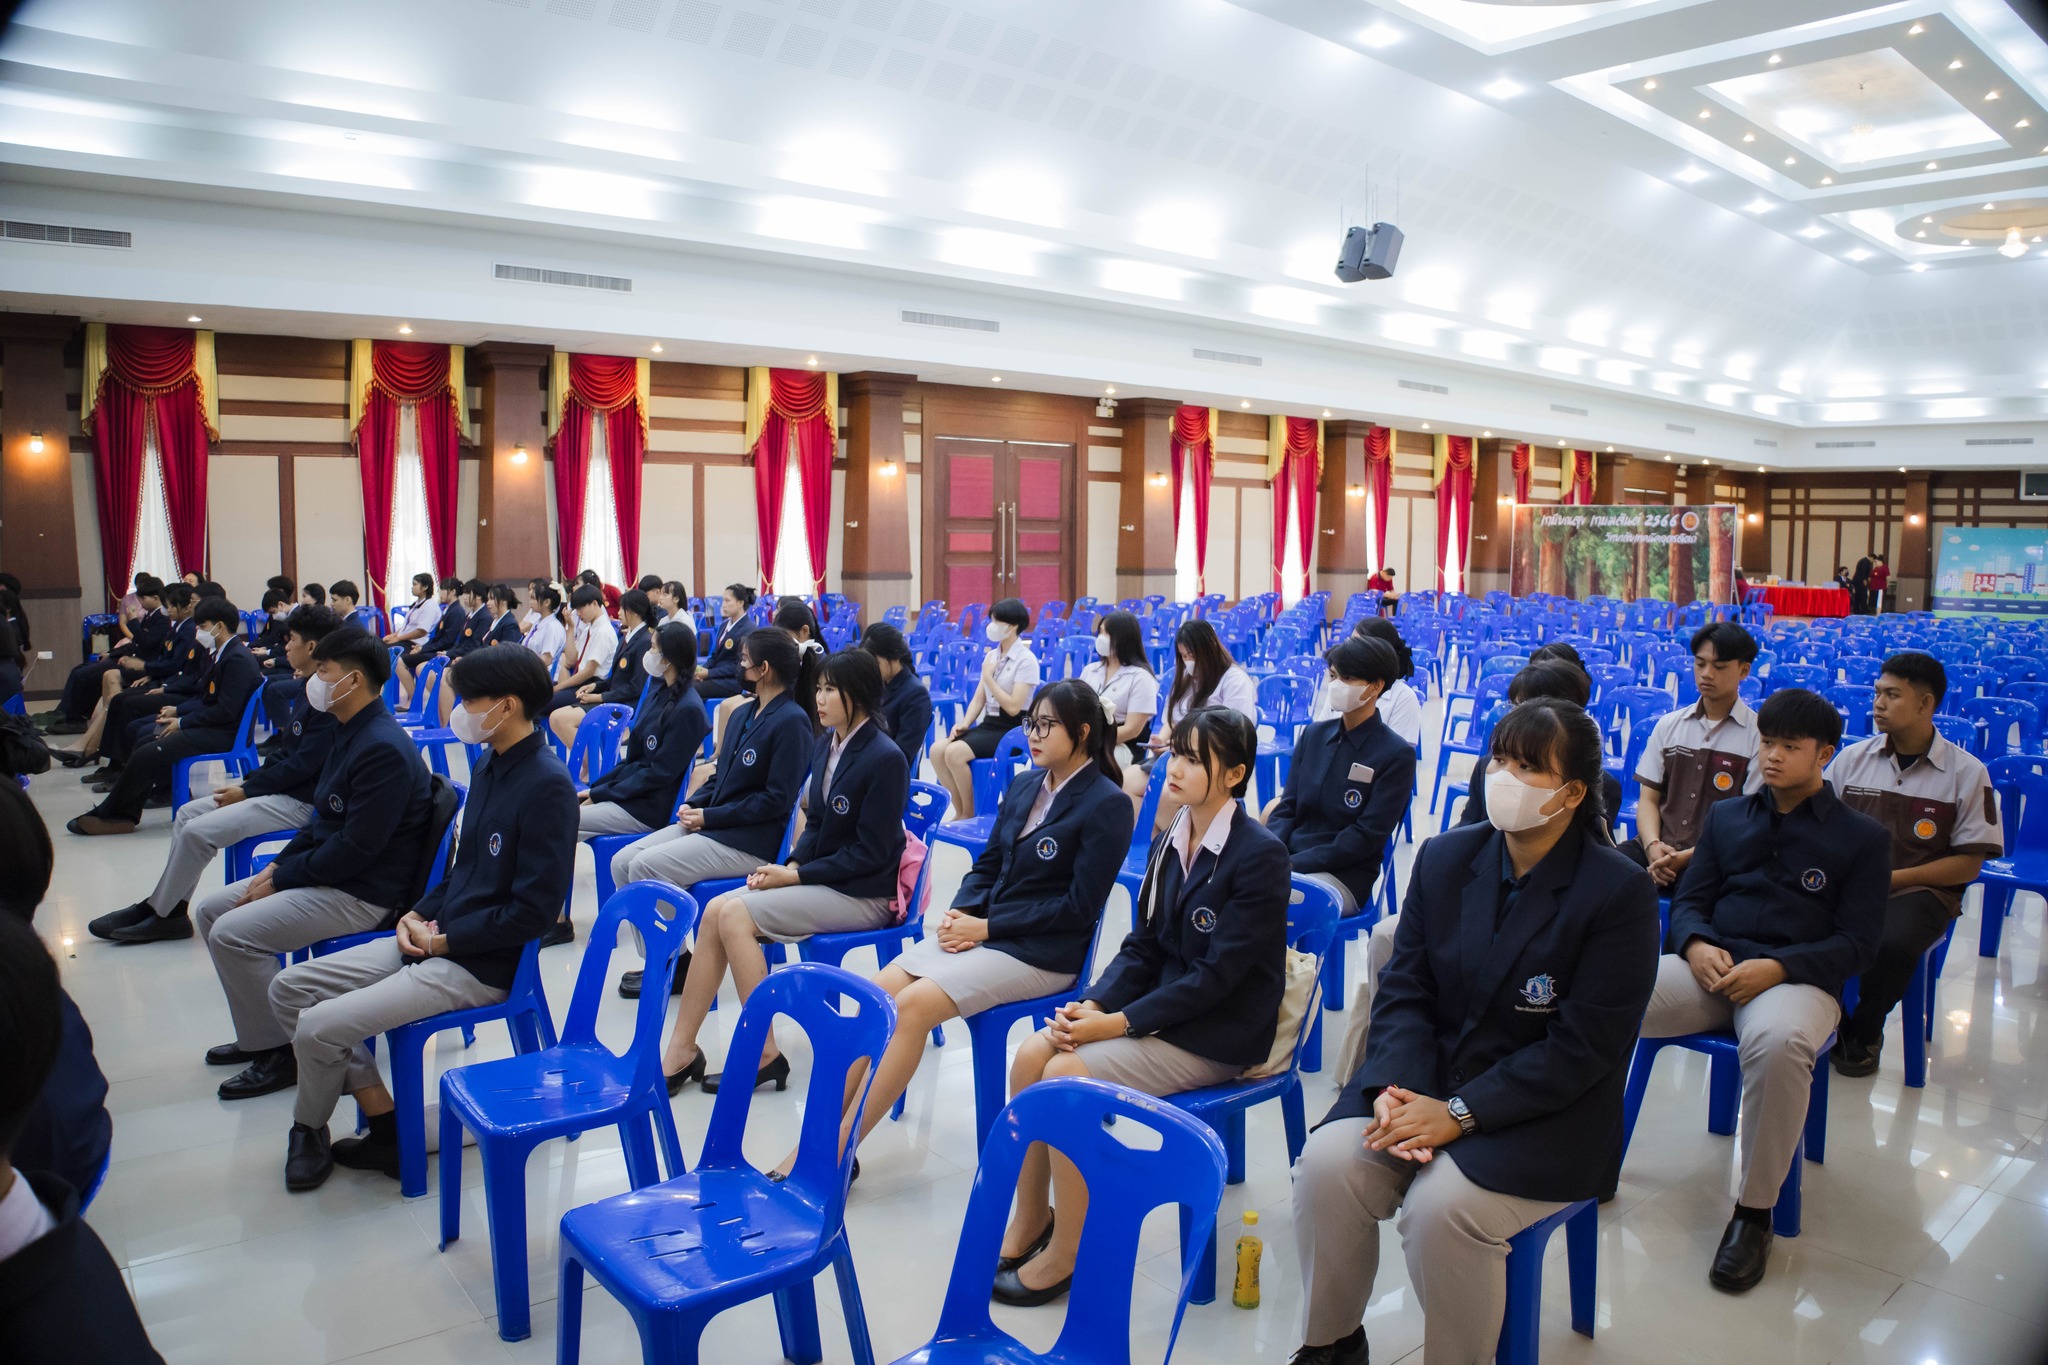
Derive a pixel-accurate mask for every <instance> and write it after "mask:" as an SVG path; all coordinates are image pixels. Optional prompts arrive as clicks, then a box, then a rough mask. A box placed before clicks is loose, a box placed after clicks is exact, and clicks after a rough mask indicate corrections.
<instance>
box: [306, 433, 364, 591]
mask: <svg viewBox="0 0 2048 1365" xmlns="http://www.w3.org/2000/svg"><path fill="white" fill-rule="evenodd" d="M289 458H291V460H292V485H293V487H294V489H295V490H296V492H297V502H298V546H299V556H298V558H299V581H300V582H302V583H303V582H307V581H315V582H320V583H332V582H334V581H335V580H336V579H338V578H346V579H350V580H352V581H353V582H355V584H356V585H357V586H358V587H360V586H362V582H363V489H362V480H361V478H360V477H359V476H358V474H357V472H356V462H355V460H354V459H353V458H350V459H346V460H334V459H327V458H323V457H321V456H317V455H300V456H296V457H289ZM365 591H366V592H367V591H368V589H365Z"/></svg>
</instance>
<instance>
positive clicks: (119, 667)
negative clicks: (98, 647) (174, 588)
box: [45, 573, 175, 735]
mask: <svg viewBox="0 0 2048 1365" xmlns="http://www.w3.org/2000/svg"><path fill="white" fill-rule="evenodd" d="M163 593H164V585H163V584H162V583H161V582H160V581H159V580H157V579H156V578H154V577H152V576H151V575H149V574H146V573H139V574H137V575H135V601H136V606H137V609H138V610H137V614H136V616H135V617H134V619H133V620H131V621H127V622H126V623H125V625H126V628H127V632H128V634H127V636H126V638H125V639H123V640H120V641H116V642H114V643H112V644H110V645H108V647H107V652H106V653H105V654H102V655H101V656H100V657H99V658H97V659H94V660H92V661H91V662H90V663H82V664H79V665H78V666H77V667H75V668H73V669H72V670H71V672H70V674H69V675H67V676H66V677H65V679H64V693H63V696H62V697H61V698H60V699H59V700H58V702H57V705H56V708H55V709H54V710H52V711H50V712H48V713H47V714H48V715H49V717H50V719H49V720H48V722H46V724H45V731H46V733H49V734H52V735H82V734H84V733H85V728H86V725H87V724H88V723H89V722H90V721H91V720H92V715H93V712H94V710H96V709H97V708H98V706H99V704H100V702H101V700H103V699H104V698H105V697H106V695H107V690H106V689H107V688H108V686H109V684H108V683H107V681H106V679H107V676H108V675H109V674H112V675H113V677H114V682H113V684H112V686H113V688H114V689H115V690H119V688H120V687H122V686H123V685H125V683H126V681H128V680H132V679H133V678H135V677H138V676H140V675H141V674H142V672H143V665H144V663H145V662H147V661H148V660H150V659H153V658H157V657H160V656H161V655H162V654H163V652H164V645H165V643H166V642H167V641H169V639H170V638H171V629H172V626H173V625H174V624H175V623H174V622H173V621H172V620H171V618H170V616H169V615H168V614H166V612H165V611H164V601H163ZM124 659H125V660H128V662H126V663H123V662H122V660H124Z"/></svg>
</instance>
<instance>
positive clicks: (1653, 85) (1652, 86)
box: [1643, 78, 1657, 90]
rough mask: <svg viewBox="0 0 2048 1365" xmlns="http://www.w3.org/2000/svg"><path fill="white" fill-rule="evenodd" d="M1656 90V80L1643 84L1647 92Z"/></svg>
mask: <svg viewBox="0 0 2048 1365" xmlns="http://www.w3.org/2000/svg"><path fill="white" fill-rule="evenodd" d="M1656 88H1657V82H1656V80H1655V79H1654V78H1653V79H1651V80H1647V81H1644V82H1643V89H1645V90H1655V89H1656Z"/></svg>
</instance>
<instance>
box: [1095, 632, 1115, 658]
mask: <svg viewBox="0 0 2048 1365" xmlns="http://www.w3.org/2000/svg"><path fill="white" fill-rule="evenodd" d="M1095 652H1096V653H1097V654H1100V655H1101V656H1102V657H1103V658H1105V659H1107V658H1109V657H1110V656H1111V655H1113V654H1115V653H1116V648H1115V646H1113V645H1111V644H1110V642H1109V637H1108V636H1107V635H1098V636H1096V637H1095Z"/></svg>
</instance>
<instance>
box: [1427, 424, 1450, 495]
mask: <svg viewBox="0 0 2048 1365" xmlns="http://www.w3.org/2000/svg"><path fill="white" fill-rule="evenodd" d="M1450 460H1451V438H1450V437H1448V436H1446V435H1444V434H1443V433H1442V432H1438V433H1437V434H1436V435H1434V436H1432V437H1431V438H1430V461H1431V463H1430V477H1429V486H1430V487H1431V488H1434V487H1436V486H1437V485H1438V484H1440V483H1442V482H1443V481H1444V467H1445V466H1446V465H1448V464H1449V463H1450Z"/></svg>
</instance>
